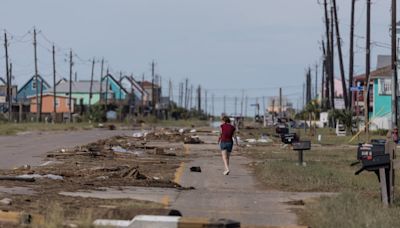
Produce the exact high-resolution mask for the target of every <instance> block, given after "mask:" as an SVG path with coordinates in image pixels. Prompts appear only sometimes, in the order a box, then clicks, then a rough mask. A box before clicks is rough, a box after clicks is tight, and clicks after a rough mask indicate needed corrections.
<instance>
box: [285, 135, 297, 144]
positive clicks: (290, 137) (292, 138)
mask: <svg viewBox="0 0 400 228" xmlns="http://www.w3.org/2000/svg"><path fill="white" fill-rule="evenodd" d="M281 140H282V143H284V144H292V143H294V142H297V141H299V138H298V137H297V134H296V133H287V134H282V135H281Z"/></svg>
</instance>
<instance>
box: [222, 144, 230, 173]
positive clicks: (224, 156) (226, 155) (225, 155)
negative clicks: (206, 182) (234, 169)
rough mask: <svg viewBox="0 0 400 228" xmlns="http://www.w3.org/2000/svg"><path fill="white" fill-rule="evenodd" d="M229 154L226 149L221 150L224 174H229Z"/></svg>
mask: <svg viewBox="0 0 400 228" xmlns="http://www.w3.org/2000/svg"><path fill="white" fill-rule="evenodd" d="M229 156H230V153H228V152H227V151H226V150H223V151H222V160H223V161H224V165H225V172H224V174H225V175H227V174H229Z"/></svg>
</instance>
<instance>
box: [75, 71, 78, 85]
mask: <svg viewBox="0 0 400 228" xmlns="http://www.w3.org/2000/svg"><path fill="white" fill-rule="evenodd" d="M74 81H75V82H77V81H78V71H75V80H74Z"/></svg>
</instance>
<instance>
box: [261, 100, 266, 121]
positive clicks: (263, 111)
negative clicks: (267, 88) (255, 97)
mask: <svg viewBox="0 0 400 228" xmlns="http://www.w3.org/2000/svg"><path fill="white" fill-rule="evenodd" d="M262 102H263V106H262V107H263V109H262V113H263V116H265V113H266V111H265V110H266V109H265V96H263V97H262Z"/></svg>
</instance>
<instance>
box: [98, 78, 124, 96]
mask: <svg viewBox="0 0 400 228" xmlns="http://www.w3.org/2000/svg"><path fill="white" fill-rule="evenodd" d="M107 77H108V78H110V79H111V80H113V81H114V82H115V83H116V84H117V85H118V86H119V87H120V88H121V89H122V90H123V91H124V92H125V93H126V94H129V92H128V91H126V89H125V88H124V87H123V86H122V85H121V84H120V83H119V81H118V80H117V79H115V78H114V77H113V76H112V75H111V74H107V75H106V76H104V77H103V79H102V80H103V81H104V80H105V79H106V78H107Z"/></svg>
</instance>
